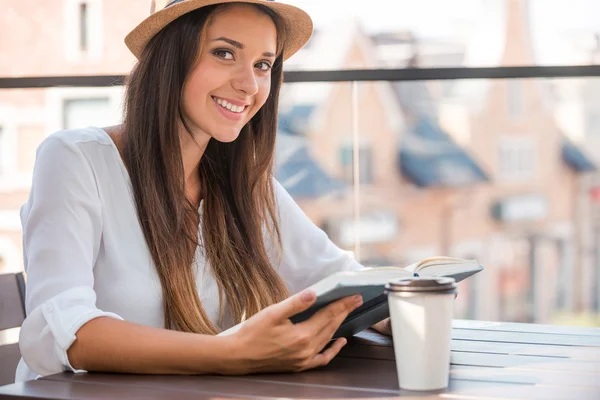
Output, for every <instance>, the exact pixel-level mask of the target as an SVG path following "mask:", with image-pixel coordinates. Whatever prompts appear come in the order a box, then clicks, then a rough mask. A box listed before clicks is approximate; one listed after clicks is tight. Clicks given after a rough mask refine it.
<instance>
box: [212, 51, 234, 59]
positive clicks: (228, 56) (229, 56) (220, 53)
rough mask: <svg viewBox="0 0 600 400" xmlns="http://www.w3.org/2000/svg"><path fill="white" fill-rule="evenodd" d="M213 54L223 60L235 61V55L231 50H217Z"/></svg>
mask: <svg viewBox="0 0 600 400" xmlns="http://www.w3.org/2000/svg"><path fill="white" fill-rule="evenodd" d="M213 54H214V55H215V56H217V57H219V58H222V59H223V60H233V53H232V52H231V51H229V50H221V49H219V50H215V51H213Z"/></svg>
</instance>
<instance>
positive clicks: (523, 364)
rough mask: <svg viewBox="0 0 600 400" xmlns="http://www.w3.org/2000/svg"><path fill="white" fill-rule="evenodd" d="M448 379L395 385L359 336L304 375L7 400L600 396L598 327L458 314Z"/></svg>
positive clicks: (388, 354) (131, 383)
mask: <svg viewBox="0 0 600 400" xmlns="http://www.w3.org/2000/svg"><path fill="white" fill-rule="evenodd" d="M452 338H453V340H452V360H451V371H450V386H449V387H448V389H446V390H442V391H438V392H425V393H419V392H409V391H403V390H398V389H397V387H398V386H397V385H398V382H397V378H396V366H395V362H394V352H393V347H392V342H391V340H390V339H389V338H387V337H384V336H382V335H379V334H377V333H375V332H372V331H366V332H363V333H361V334H359V335H357V336H356V337H354V338H353V339H352V340H351V341H350V342H349V343H348V345H346V347H345V348H344V350H343V351H342V353H340V355H339V356H338V357H336V358H335V359H334V360H333V361H332V362H331V364H330V365H329V366H328V367H327V368H323V369H320V370H313V371H307V372H303V373H297V374H268V375H253V376H243V377H226V376H142V375H119V374H95V373H90V374H82V375H74V374H70V373H64V374H58V375H52V376H48V377H45V378H42V379H39V380H36V381H30V382H25V383H19V384H13V385H8V386H3V387H0V399H14V398H20V399H22V398H30V399H106V398H110V399H133V398H143V399H164V398H169V399H209V398H211V399H218V398H232V397H233V398H266V397H271V398H273V397H277V398H313V399H314V398H327V399H331V398H380V399H381V398H392V397H406V398H410V397H412V398H414V399H420V400H429V399H472V400H475V399H485V400H490V399H582V400H585V399H600V328H582V327H581V328H579V327H561V326H549V325H536V324H515V323H496V322H481V321H461V320H456V321H454V329H453V332H452Z"/></svg>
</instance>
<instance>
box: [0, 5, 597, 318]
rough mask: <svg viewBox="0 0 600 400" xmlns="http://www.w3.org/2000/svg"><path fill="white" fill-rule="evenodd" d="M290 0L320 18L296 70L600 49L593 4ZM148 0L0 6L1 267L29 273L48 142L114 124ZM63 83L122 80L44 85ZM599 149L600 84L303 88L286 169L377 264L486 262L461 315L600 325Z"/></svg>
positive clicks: (290, 96) (495, 61)
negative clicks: (24, 221)
mask: <svg viewBox="0 0 600 400" xmlns="http://www.w3.org/2000/svg"><path fill="white" fill-rule="evenodd" d="M287 2H288V3H291V4H295V5H299V6H301V7H303V8H305V9H306V10H307V11H308V12H309V13H310V14H311V16H313V18H314V20H315V25H316V26H315V28H316V29H315V32H314V35H313V37H312V38H311V40H310V42H309V43H308V45H307V46H306V47H305V48H304V49H303V50H302V51H300V52H299V53H298V54H296V55H295V56H294V57H292V58H291V59H290V60H289V62H288V64H287V66H286V73H287V72H290V73H294V72H296V71H315V70H317V71H318V70H321V71H322V70H330V71H340V70H347V69H354V70H356V69H361V70H380V69H428V68H450V67H452V68H466V67H506V66H557V65H566V66H568V65H571V66H576V65H592V64H597V63H598V62H600V19H598V18H597V16H598V15H600V2H598V1H596V0H570V1H567V0H537V1H536V0H529V1H528V0H457V1H446V0H418V1H417V0H412V1H408V0H369V1H355V0H326V1H325V0H295V1H293V0H289V1H287ZM149 9H150V0H127V1H123V0H52V1H48V0H0V10H1V11H0V273H2V272H11V271H20V270H22V268H23V262H22V242H21V232H22V231H21V223H20V218H19V208H20V207H21V205H22V204H23V203H24V202H25V201H26V199H27V196H28V193H29V186H30V184H31V176H32V170H33V165H34V162H35V151H36V148H37V146H38V145H39V143H40V142H41V141H42V140H43V139H44V138H45V137H46V136H48V135H49V134H51V133H52V132H55V131H57V130H61V129H69V128H76V127H84V126H90V125H95V126H109V125H113V124H117V123H119V121H120V120H121V105H122V95H123V87H122V86H119V85H118V84H115V83H118V82H119V79H118V77H119V76H121V77H122V76H123V75H126V74H127V73H128V72H129V71H130V69H131V67H132V66H133V64H134V58H133V56H132V55H131V54H130V53H129V51H128V50H127V48H126V47H125V45H124V44H123V37H124V36H125V35H126V34H127V33H128V32H129V30H130V29H131V28H132V27H133V26H135V24H136V23H137V22H139V21H141V19H143V18H144V17H145V16H147V15H148V13H149ZM594 17H595V18H594ZM70 76H88V77H89V76H104V77H106V76H109V77H112V76H114V77H117V78H115V79H112V78H106V79H104V80H100V81H98V80H94V79H88V80H83V81H78V83H77V84H73V85H68V84H64V82H65V79H63V80H62V81H61V82H63V83H62V84H60V85H57V84H53V83H52V82H53V81H52V80H44V79H41V78H44V77H70ZM290 76H291V74H290ZM296 76H298V75H296ZM21 77H32V78H40V79H32V80H30V81H29V82H30V83H29V84H27V85H25V84H23V81H17V80H14V79H13V78H21ZM11 79H13V80H11ZM111 79H112V80H111ZM296 80H298V79H296ZM15 82H18V85H15ZM82 82H83V83H82ZM85 82H88V83H87V84H86V83H85ZM98 82H100V83H98ZM102 82H104V83H102ZM107 82H108V83H107ZM16 86H19V87H18V88H15V87H16ZM599 144H600V77H599V78H596V77H584V78H582V77H573V78H527V79H523V78H520V79H444V80H411V81H406V80H404V81H403V80H395V81H386V80H373V81H362V82H295V83H285V84H284V86H283V88H282V93H281V100H280V113H279V130H278V141H277V153H276V170H275V173H276V177H277V178H278V179H279V181H280V182H281V183H282V184H283V185H284V186H285V188H286V189H287V190H288V191H289V192H290V194H291V195H292V196H293V197H294V199H295V200H296V201H297V202H298V203H299V205H300V206H301V207H302V208H303V210H304V211H305V212H306V213H307V214H308V216H309V217H310V218H311V219H312V220H313V221H314V222H315V223H316V224H317V225H318V226H319V227H321V228H322V229H323V230H324V231H326V232H327V233H328V235H329V236H330V238H331V239H332V240H333V241H334V242H335V243H336V244H338V245H339V246H340V247H342V248H344V249H346V250H348V251H352V252H353V254H354V255H355V257H356V258H357V259H359V260H360V261H361V262H362V263H363V264H365V265H368V266H382V265H399V266H404V265H408V264H410V263H413V262H416V261H418V260H419V259H422V258H425V257H429V256H434V255H450V256H455V257H462V258H469V259H471V258H475V259H477V260H478V261H479V262H480V263H481V264H483V265H484V267H485V270H484V271H483V272H481V273H479V274H478V275H476V276H474V277H472V278H470V279H468V280H467V281H465V282H463V283H461V284H460V286H459V291H460V294H459V296H458V298H457V302H456V311H455V312H456V314H455V316H456V317H457V318H465V319H480V320H500V321H516V322H538V323H555V324H571V325H595V326H600V174H599V172H598V167H599V166H600V146H599Z"/></svg>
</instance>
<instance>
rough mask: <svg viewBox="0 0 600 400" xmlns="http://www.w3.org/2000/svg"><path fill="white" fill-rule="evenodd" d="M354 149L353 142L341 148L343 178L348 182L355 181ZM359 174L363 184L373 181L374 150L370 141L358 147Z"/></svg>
mask: <svg viewBox="0 0 600 400" xmlns="http://www.w3.org/2000/svg"><path fill="white" fill-rule="evenodd" d="M353 161H354V151H353V147H352V144H351V143H346V144H343V145H342V147H341V148H340V163H341V166H342V178H343V179H344V181H346V182H348V183H352V182H354V165H353ZM358 174H359V175H358V176H359V182H360V183H361V184H371V183H373V151H372V147H371V145H370V144H368V143H361V144H360V145H359V149H358Z"/></svg>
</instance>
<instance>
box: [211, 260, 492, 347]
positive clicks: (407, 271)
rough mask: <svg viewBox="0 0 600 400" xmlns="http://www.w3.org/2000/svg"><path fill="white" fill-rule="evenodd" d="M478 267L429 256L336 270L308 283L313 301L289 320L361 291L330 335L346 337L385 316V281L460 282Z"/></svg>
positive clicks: (296, 320) (300, 318) (470, 262)
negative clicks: (405, 263) (438, 279)
mask: <svg viewBox="0 0 600 400" xmlns="http://www.w3.org/2000/svg"><path fill="white" fill-rule="evenodd" d="M482 269H483V267H482V266H481V265H480V264H479V263H478V262H477V261H476V260H463V259H459V258H452V257H431V258H426V259H424V260H421V261H419V262H417V263H415V264H411V265H409V266H408V267H404V268H400V267H374V268H366V269H364V270H360V271H344V272H336V273H334V274H331V275H329V276H327V277H325V278H323V279H322V280H320V281H319V282H317V283H315V284H314V285H312V286H310V289H312V290H314V291H315V292H316V294H317V300H316V301H315V303H314V304H313V305H312V306H311V307H310V308H309V309H307V310H305V311H303V312H301V313H299V314H296V315H294V316H293V317H292V318H290V320H291V321H292V322H294V323H299V322H302V321H304V320H306V319H308V318H310V317H311V316H312V315H313V314H314V313H316V312H317V311H319V310H320V309H321V308H323V307H325V306H326V305H327V304H329V303H331V302H333V301H335V300H338V299H340V298H342V297H346V296H352V295H355V294H361V295H362V297H363V304H362V305H361V306H360V307H358V308H357V309H356V310H354V311H353V312H352V313H350V315H348V317H346V319H345V320H344V322H343V323H342V324H341V325H340V327H339V329H338V330H337V331H336V333H335V335H334V338H337V337H349V336H352V335H354V334H356V333H358V332H360V331H363V330H365V329H367V328H369V327H371V326H373V325H375V324H376V323H377V322H379V321H382V320H384V319H385V318H387V317H389V309H388V304H387V295H385V294H384V288H385V284H386V283H388V282H389V281H391V280H396V279H402V278H407V277H412V276H415V275H418V276H447V277H452V278H454V279H455V280H456V282H460V281H462V280H463V279H465V278H468V277H469V276H471V275H473V274H476V273H477V272H479V271H481V270H482ZM242 324H243V322H242V323H240V324H238V325H236V326H234V327H232V328H230V329H228V330H226V331H223V332H221V333H220V335H227V334H231V333H234V332H235V331H237V330H238V329H239V328H240V327H241V326H242Z"/></svg>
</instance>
